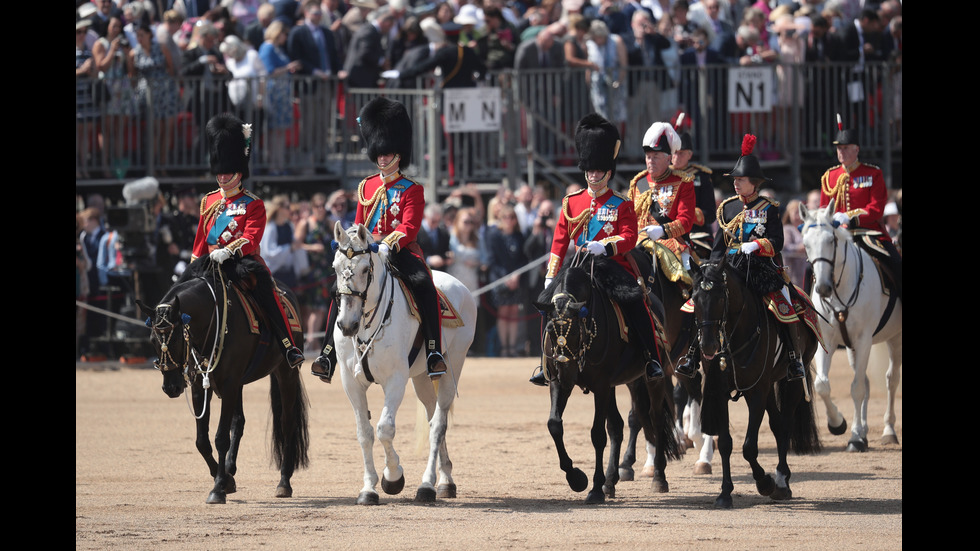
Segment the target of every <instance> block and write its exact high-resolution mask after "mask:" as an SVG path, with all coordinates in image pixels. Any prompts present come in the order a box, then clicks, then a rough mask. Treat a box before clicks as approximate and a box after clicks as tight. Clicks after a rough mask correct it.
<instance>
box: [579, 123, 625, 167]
mask: <svg viewBox="0 0 980 551" xmlns="http://www.w3.org/2000/svg"><path fill="white" fill-rule="evenodd" d="M620 143H621V142H620V140H619V131H618V130H616V127H615V126H613V124H612V123H610V122H609V121H607V120H606V119H604V118H602V116H600V115H598V114H596V113H590V114H588V115H586V116H585V117H583V118H582V120H581V121H579V123H578V128H576V129H575V150H576V152H577V153H578V168H579V170H581V171H583V172H587V171H589V170H601V171H603V172H607V171H608V172H610V173H611V174H610V175H609V178H610V179H612V177H613V176H615V175H616V157H617V156H619V146H620Z"/></svg>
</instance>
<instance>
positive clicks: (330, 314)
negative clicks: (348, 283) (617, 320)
mask: <svg viewBox="0 0 980 551" xmlns="http://www.w3.org/2000/svg"><path fill="white" fill-rule="evenodd" d="M336 323H337V301H336V300H331V301H330V308H328V309H327V327H326V329H324V331H325V332H326V334H325V335H324V336H323V350H322V351H321V352H320V355H319V356H317V357H316V359H315V360H313V366H312V367H311V368H310V371H311V372H312V373H313V374H314V375H316V376H317V377H319V378H320V380H321V381H323V382H325V383H329V382H330V379H332V378H333V372H334V369H336V368H337V349H336V348H334V346H333V329H334V325H335V324H336Z"/></svg>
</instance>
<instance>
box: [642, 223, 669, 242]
mask: <svg viewBox="0 0 980 551" xmlns="http://www.w3.org/2000/svg"><path fill="white" fill-rule="evenodd" d="M643 231H644V232H646V234H647V237H649V238H650V239H653V240H654V241H656V240H657V239H660V238H661V237H663V236H664V227H663V226H660V225H657V224H654V225H651V226H647V227H645V228H643Z"/></svg>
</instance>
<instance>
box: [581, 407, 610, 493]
mask: <svg viewBox="0 0 980 551" xmlns="http://www.w3.org/2000/svg"><path fill="white" fill-rule="evenodd" d="M609 392H611V389H610V391H607V392H593V393H592V403H593V404H595V413H594V414H593V416H592V449H593V450H594V451H595V472H594V473H593V474H592V489H591V490H589V495H587V496H586V497H585V502H586V503H602V502H604V501H605V500H606V496H605V494H604V493H603V491H602V487H603V485H604V484H605V483H606V475H605V473H603V471H602V455H603V453H604V452H605V451H606V442H607V438H606V426H605V425H606V417H607V412H608V408H609Z"/></svg>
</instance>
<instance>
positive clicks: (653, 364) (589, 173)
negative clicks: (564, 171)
mask: <svg viewBox="0 0 980 551" xmlns="http://www.w3.org/2000/svg"><path fill="white" fill-rule="evenodd" d="M620 145H621V142H620V140H619V132H618V131H617V130H616V127H615V126H613V125H612V124H611V123H610V122H609V121H607V120H606V119H604V118H602V117H601V116H599V115H597V114H595V113H592V114H589V115H586V116H585V117H583V118H582V120H581V121H580V122H579V124H578V128H577V129H576V130H575V149H576V151H577V153H578V158H579V165H578V166H579V169H580V170H583V171H585V181H586V183H587V184H588V186H589V187H588V189H586V190H580V191H577V192H575V193H571V194H569V195H567V196H566V197H565V198H564V199H563V200H562V207H561V215H560V216H559V218H558V224H557V225H556V226H555V236H554V239H553V240H552V245H551V261H550V262H549V263H548V272H547V274H546V276H545V288H548V287H549V286H550V285H551V281H552V278H554V277H555V276H556V275H557V274H558V270H559V269H560V268H561V266H562V263H563V261H564V259H565V255H566V253H567V252H568V246H569V244H571V242H572V241H573V240H574V242H575V244H576V245H578V246H580V247H583V248H585V249H586V250H587V251H588V252H589V253H590V254H592V255H595V256H608V257H610V259H611V260H613V261H614V262H610V263H609V266H610V269H615V270H619V269H622V270H623V274H622V275H624V276H627V277H624V278H622V279H624V280H628V281H631V282H636V281H637V277H638V276H639V275H640V274H638V273H637V271H638V270H637V269H636V268H635V267H634V266H633V265H632V264H631V263H630V261H629V260H628V259H627V253H629V252H630V250H632V249H633V247H634V246H636V238H637V227H636V212H635V211H634V210H633V201H631V200H630V199H629V198H627V197H626V196H624V195H621V194H619V193H616V192H615V191H613V190H612V189H610V188H609V185H608V184H609V181H610V180H611V179H612V177H613V176H615V175H616V157H617V156H618V155H619V148H620ZM619 305H620V308H621V309H622V311H623V314H624V315H625V317H626V318H627V322H628V323H629V327H630V334H631V335H632V334H633V331H635V332H636V335H637V338H638V339H639V341H640V342H642V343H643V344H644V346H646V350H645V351H644V353H645V354H646V376H647V379H649V380H656V379H662V378H663V376H664V371H663V368H662V367H661V365H660V361H659V357H660V352H659V351H658V350H657V342H656V338H655V335H654V325H653V316H652V315H651V313H650V310H649V308H648V307H647V305H646V301H645V300H642V299H641V300H637V301H633V302H629V303H626V302H620V303H619ZM530 380H531V382H532V383H534V384H536V385H540V386H545V385H547V380H546V376H545V374H544V372H543V368H542V366H538V367H537V369H536V370H535V373H534V375H533V376H532V377H531V379H530Z"/></svg>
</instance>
